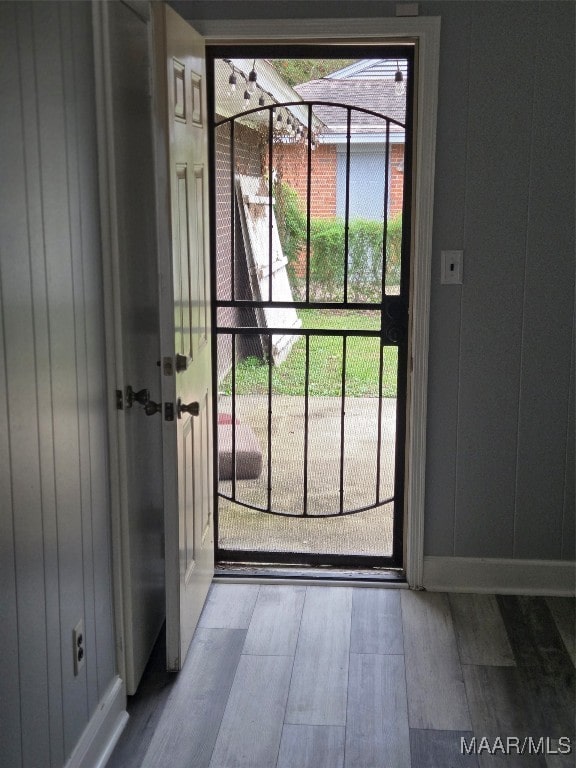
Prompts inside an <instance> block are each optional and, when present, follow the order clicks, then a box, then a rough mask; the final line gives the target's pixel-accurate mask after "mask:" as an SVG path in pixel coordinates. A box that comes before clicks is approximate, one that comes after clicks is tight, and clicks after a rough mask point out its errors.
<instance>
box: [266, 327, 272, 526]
mask: <svg viewBox="0 0 576 768" xmlns="http://www.w3.org/2000/svg"><path fill="white" fill-rule="evenodd" d="M266 508H267V511H268V512H270V510H271V509H272V334H270V335H269V336H268V489H267V503H266Z"/></svg>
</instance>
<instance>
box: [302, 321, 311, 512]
mask: <svg viewBox="0 0 576 768" xmlns="http://www.w3.org/2000/svg"><path fill="white" fill-rule="evenodd" d="M309 388H310V336H306V369H305V372H304V505H303V512H304V517H307V516H308V407H309V403H308V390H309Z"/></svg>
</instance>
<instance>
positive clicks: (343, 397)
mask: <svg viewBox="0 0 576 768" xmlns="http://www.w3.org/2000/svg"><path fill="white" fill-rule="evenodd" d="M346 341H347V336H346V334H345V333H344V334H343V335H342V385H341V386H342V395H341V402H340V514H341V515H342V514H343V513H344V417H345V416H346V410H345V407H346V402H345V400H346Z"/></svg>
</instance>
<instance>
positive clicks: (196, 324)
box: [152, 4, 214, 669]
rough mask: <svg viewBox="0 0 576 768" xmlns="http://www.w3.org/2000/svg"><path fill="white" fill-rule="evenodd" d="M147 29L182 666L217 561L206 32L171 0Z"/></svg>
mask: <svg viewBox="0 0 576 768" xmlns="http://www.w3.org/2000/svg"><path fill="white" fill-rule="evenodd" d="M152 30H153V45H154V60H155V68H154V81H153V82H154V86H153V105H154V106H153V110H154V115H155V121H156V122H155V133H156V168H157V171H156V184H157V227H158V238H159V239H158V263H159V288H160V337H161V372H162V376H161V379H162V403H163V405H164V410H163V414H162V424H163V435H162V440H163V452H164V458H163V475H164V527H165V557H166V562H165V575H166V658H167V667H168V669H180V668H181V666H182V664H183V662H184V659H185V657H186V652H187V650H188V646H189V644H190V641H191V639H192V635H193V633H194V629H195V627H196V624H197V621H198V618H199V616H200V613H201V610H202V607H203V605H204V601H205V598H206V594H207V592H208V589H209V586H210V583H211V580H212V575H213V571H214V536H213V466H212V463H213V462H212V450H213V442H212V378H211V377H212V362H211V331H210V293H209V261H208V259H209V242H208V234H209V229H208V196H207V191H208V190H207V187H208V163H207V160H208V147H207V121H206V116H207V109H206V107H207V103H206V66H205V57H204V40H203V38H202V37H201V36H200V35H199V34H198V33H196V32H195V31H194V30H193V29H192V27H190V26H189V24H187V23H186V22H185V21H184V20H183V19H182V18H181V17H180V16H178V14H176V13H175V12H174V11H172V9H170V8H169V7H168V6H166V5H163V4H154V5H153V14H152ZM179 403H182V404H183V405H184V406H185V407H188V408H189V411H186V410H184V409H180V408H179ZM171 405H172V407H173V420H170V416H171V414H170V407H171Z"/></svg>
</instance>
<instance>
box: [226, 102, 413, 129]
mask: <svg viewBox="0 0 576 768" xmlns="http://www.w3.org/2000/svg"><path fill="white" fill-rule="evenodd" d="M307 106H308V107H313V106H315V107H317V106H321V107H341V108H342V109H348V107H349V106H350V105H349V104H343V103H342V102H339V101H283V102H282V103H281V104H280V103H278V104H271V105H269V106H267V107H255V108H254V109H247V110H245V111H244V110H242V112H237V113H236V114H235V115H231V116H230V117H225V118H224V119H223V120H218V122H215V123H214V125H215V127H216V128H218V127H219V126H221V125H224V124H225V123H231V122H232V121H233V120H236V119H237V118H238V117H246V116H247V115H251V114H252V113H254V112H262V111H263V110H265V109H268V110H270V111H272V109H278V108H279V107H300V108H302V107H307ZM353 109H354V111H355V112H362V113H363V114H364V115H371V116H373V117H379V118H386V120H389V121H390V122H391V123H393V124H394V125H397V126H399V127H400V128H405V127H406V126H405V124H404V123H401V122H400V120H395V119H394V118H393V117H387V116H386V115H383V114H382V112H375V111H374V110H373V109H365V108H364V107H353Z"/></svg>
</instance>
